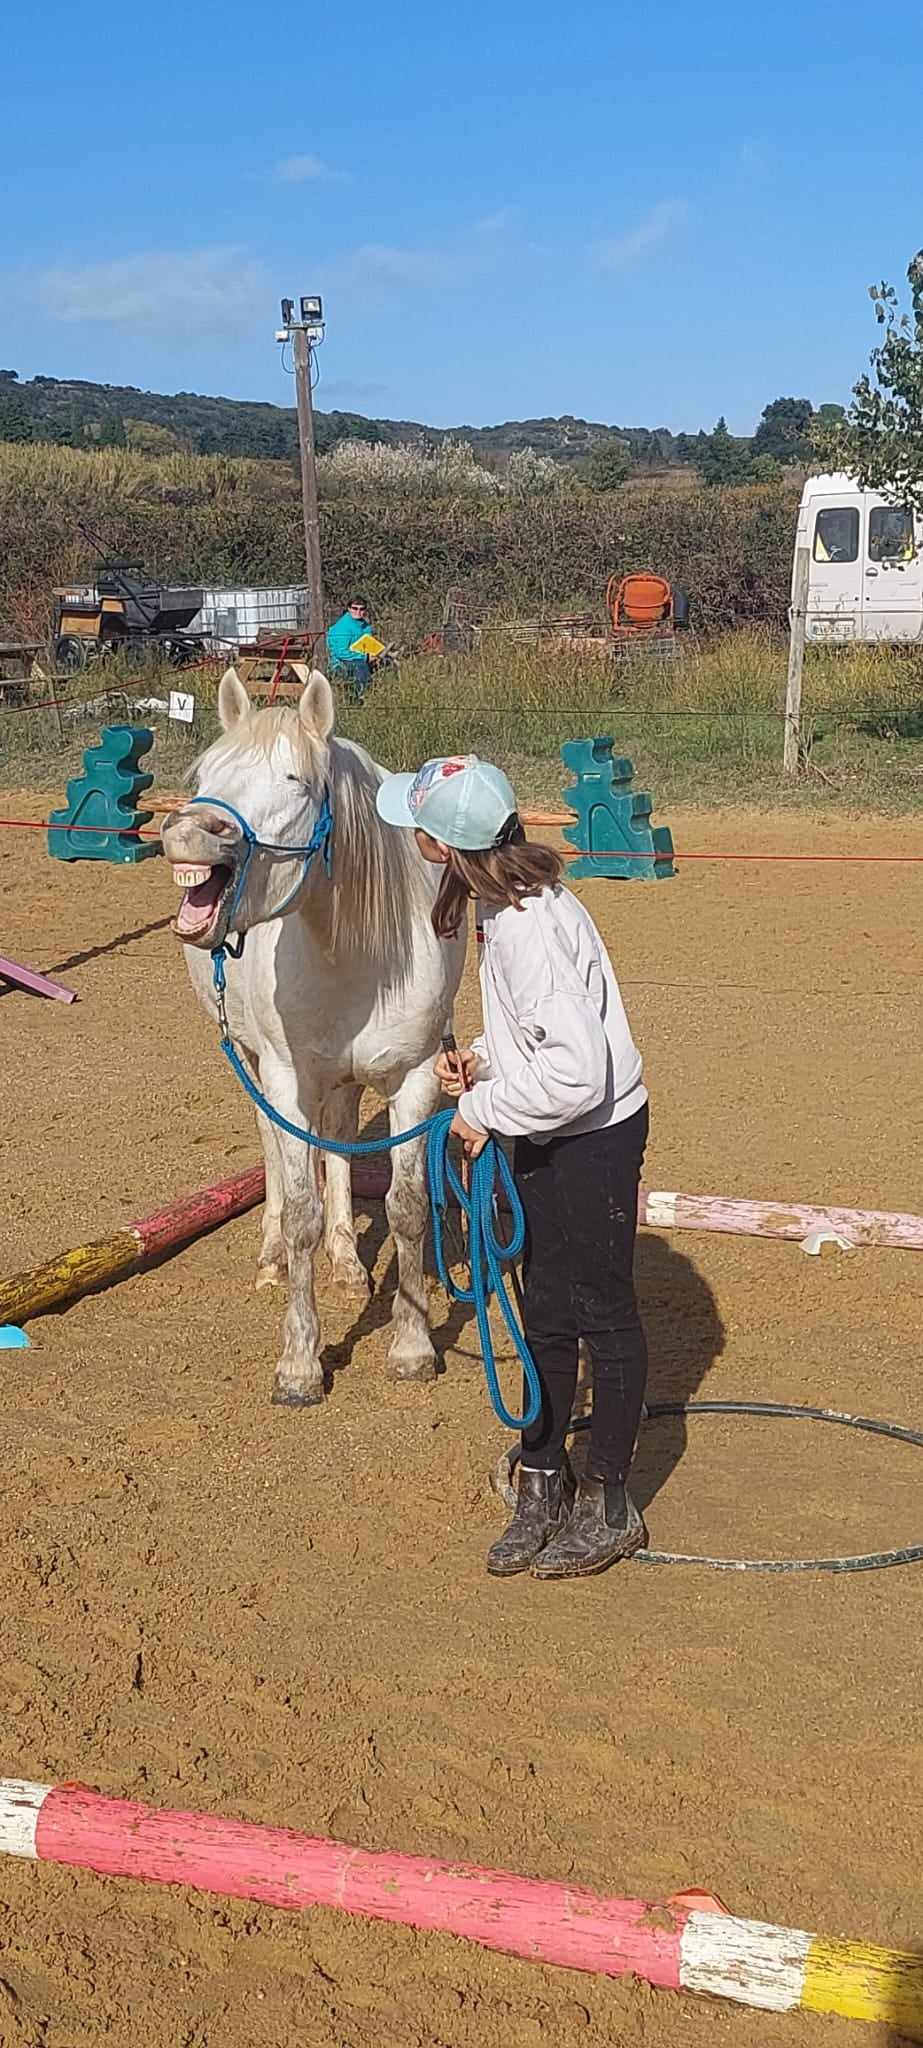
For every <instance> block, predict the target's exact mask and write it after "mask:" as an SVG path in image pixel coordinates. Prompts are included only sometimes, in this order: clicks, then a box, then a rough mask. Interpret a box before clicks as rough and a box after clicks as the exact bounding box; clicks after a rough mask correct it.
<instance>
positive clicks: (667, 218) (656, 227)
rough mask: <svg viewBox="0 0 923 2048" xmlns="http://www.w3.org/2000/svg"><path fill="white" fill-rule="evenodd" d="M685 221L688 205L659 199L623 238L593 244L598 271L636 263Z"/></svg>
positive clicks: (680, 200) (683, 202)
mask: <svg viewBox="0 0 923 2048" xmlns="http://www.w3.org/2000/svg"><path fill="white" fill-rule="evenodd" d="M688 218H689V205H688V202H687V201H686V200H685V199H661V200H660V201H659V203H658V204H657V205H656V206H652V207H651V210H650V213H646V214H644V216H643V218H642V219H641V220H639V222H638V224H637V226H636V227H634V228H629V229H628V231H627V232H626V233H625V234H622V235H610V236H608V237H607V238H606V239H605V240H604V241H601V242H595V243H594V245H593V257H594V260H595V262H596V265H597V268H598V269H599V270H625V269H627V268H628V267H629V265H630V264H632V263H636V262H637V260H638V257H639V256H643V255H644V253H645V250H647V249H654V248H656V247H657V244H658V243H659V242H665V241H667V239H668V238H669V236H670V235H672V234H674V233H675V231H676V229H677V228H680V227H682V226H683V224H684V222H685V221H687V220H688Z"/></svg>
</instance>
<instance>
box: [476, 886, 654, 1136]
mask: <svg viewBox="0 0 923 2048" xmlns="http://www.w3.org/2000/svg"><path fill="white" fill-rule="evenodd" d="M477 922H478V940H479V942H480V941H481V940H482V939H483V943H482V944H479V971H480V978H481V1003H482V1007H483V1012H484V1035H483V1037H482V1038H477V1039H475V1041H474V1046H473V1050H474V1053H475V1056H476V1060H477V1067H476V1078H475V1080H474V1082H473V1084H472V1086H471V1087H470V1088H469V1089H467V1090H466V1092H465V1093H464V1095H462V1097H461V1100H460V1102H459V1105H458V1106H459V1109H460V1111H461V1114H462V1116H463V1117H464V1119H465V1122H466V1123H468V1124H471V1125H472V1127H473V1128H474V1129H475V1130H480V1131H496V1132H498V1133H499V1134H500V1135H501V1136H503V1137H520V1136H527V1137H531V1138H534V1139H535V1140H536V1141H537V1142H538V1143H541V1142H542V1140H543V1139H548V1138H551V1137H554V1136H558V1135H560V1134H562V1133H564V1132H566V1133H567V1134H568V1136H576V1134H577V1133H578V1132H579V1131H599V1130H605V1129H606V1128H607V1127H608V1126H609V1125H610V1124H618V1123H623V1122H624V1121H625V1119H626V1118H627V1117H630V1116H633V1115H634V1113H635V1111H636V1110H638V1109H640V1108H641V1106H642V1104H643V1103H645V1102H646V1101H647V1090H646V1088H645V1087H644V1085H643V1082H642V1080H641V1055H640V1053H639V1052H638V1050H637V1048H636V1046H635V1045H634V1043H633V1041H632V1036H631V1031H630V1030H629V1026H628V1019H627V1017H626V1015H625V1009H624V1005H623V1003H622V998H621V995H620V993H619V986H618V982H617V981H616V979H615V975H614V974H613V972H612V965H611V962H610V960H609V956H608V954H607V952H606V948H605V946H604V945H603V942H602V939H601V938H600V936H599V933H598V931H597V929H596V926H595V924H594V923H593V920H592V918H591V917H590V915H589V912H588V911H586V910H584V908H583V904H582V903H580V902H578V900H577V898H576V896H572V895H571V893H570V890H569V889H562V888H560V887H558V888H556V889H543V890H542V893H541V895H540V896H527V897H526V898H525V900H524V902H523V905H522V909H521V910H519V909H516V908H515V907H514V906H513V905H512V904H510V905H504V907H503V908H502V909H499V910H495V909H488V908H483V909H482V908H481V906H480V905H479V906H478V920H477Z"/></svg>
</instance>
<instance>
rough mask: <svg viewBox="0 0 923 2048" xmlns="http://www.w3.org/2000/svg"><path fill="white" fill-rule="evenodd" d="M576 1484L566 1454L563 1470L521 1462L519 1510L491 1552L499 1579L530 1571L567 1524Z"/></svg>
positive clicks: (489, 1564)
mask: <svg viewBox="0 0 923 2048" xmlns="http://www.w3.org/2000/svg"><path fill="white" fill-rule="evenodd" d="M574 1487H575V1480H574V1475H573V1472H572V1471H571V1465H570V1459H569V1458H568V1457H567V1456H566V1454H565V1457H564V1460H563V1463H562V1465H561V1469H560V1471H559V1472H532V1471H530V1469H529V1467H528V1466H527V1465H520V1467H519V1492H518V1496H517V1500H516V1512H515V1514H514V1516H513V1519H512V1521H511V1522H510V1523H509V1526H508V1527H507V1528H506V1529H504V1531H503V1535H502V1536H498V1537H497V1541H496V1543H492V1544H491V1546H490V1549H489V1551H488V1553H487V1569H488V1571H489V1572H490V1573H491V1575H492V1576H493V1577H494V1578H495V1579H509V1578H512V1577H513V1574H514V1573H515V1572H527V1571H528V1569H529V1566H530V1564H531V1563H532V1561H533V1559H534V1558H536V1557H538V1555H539V1552H540V1551H542V1550H544V1548H545V1545H546V1543H547V1542H548V1541H549V1540H550V1538H552V1537H553V1536H554V1535H555V1534H556V1532H557V1531H559V1530H560V1529H562V1528H563V1527H564V1524H565V1522H566V1520H567V1517H568V1515H569V1513H570V1509H571V1505H572V1503H573V1498H574Z"/></svg>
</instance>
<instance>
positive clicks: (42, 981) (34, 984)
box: [0, 953, 77, 1003]
mask: <svg viewBox="0 0 923 2048" xmlns="http://www.w3.org/2000/svg"><path fill="white" fill-rule="evenodd" d="M0 976H2V978H3V980H4V981H13V982H15V983H16V985H17V987H18V988H25V989H28V990H29V992H30V994H31V995H34V996H50V997H51V999H52V1002H55V1003H75V1002H76V1001H77V991H76V989H75V988H65V986H64V983H63V981H52V980H50V978H49V976H48V975H47V974H36V973H35V970H34V968H32V967H20V965H19V963H18V961H16V960H7V958H6V956H5V955H4V954H3V953H0Z"/></svg>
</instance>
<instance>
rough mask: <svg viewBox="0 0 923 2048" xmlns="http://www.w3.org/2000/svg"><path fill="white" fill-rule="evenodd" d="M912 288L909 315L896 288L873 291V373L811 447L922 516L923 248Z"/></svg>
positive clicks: (911, 268) (912, 266)
mask: <svg viewBox="0 0 923 2048" xmlns="http://www.w3.org/2000/svg"><path fill="white" fill-rule="evenodd" d="M907 282H908V284H909V286H910V310H909V312H906V311H902V310H901V305H900V301H899V299H898V295H897V292H896V291H895V290H894V287H893V285H890V284H878V285H871V286H870V287H869V297H870V299H871V301H872V304H873V306H874V308H875V318H876V320H877V321H878V324H879V327H883V328H884V339H883V341H882V342H881V343H880V344H879V346H878V347H877V348H875V349H873V350H872V355H871V371H870V373H869V371H866V372H865V373H864V375H863V376H861V377H860V378H859V381H858V383H857V384H855V385H854V386H853V395H852V401H851V403H850V405H849V408H848V410H847V413H846V416H845V418H844V419H841V420H839V421H830V422H829V423H828V422H826V421H825V422H824V423H823V424H822V425H819V426H818V428H817V429H816V432H815V436H814V440H815V448H816V450H817V453H818V455H819V456H820V459H821V461H823V462H824V463H825V464H826V465H827V466H828V467H829V468H831V469H846V470H849V471H850V472H851V474H852V475H853V476H856V477H858V480H859V482H860V484H862V485H863V486H864V487H865V488H866V489H872V490H876V491H883V492H885V493H886V495H887V496H888V497H890V498H894V499H898V500H899V501H900V502H901V503H902V504H905V505H912V506H913V507H914V509H915V510H916V511H917V512H920V513H923V249H921V250H918V252H917V254H916V255H915V256H914V257H912V258H911V261H910V263H909V265H908V267H907ZM824 410H825V411H827V410H828V408H826V407H825V408H824Z"/></svg>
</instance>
